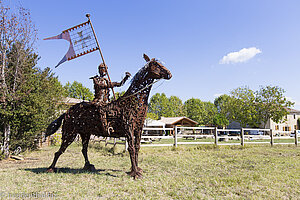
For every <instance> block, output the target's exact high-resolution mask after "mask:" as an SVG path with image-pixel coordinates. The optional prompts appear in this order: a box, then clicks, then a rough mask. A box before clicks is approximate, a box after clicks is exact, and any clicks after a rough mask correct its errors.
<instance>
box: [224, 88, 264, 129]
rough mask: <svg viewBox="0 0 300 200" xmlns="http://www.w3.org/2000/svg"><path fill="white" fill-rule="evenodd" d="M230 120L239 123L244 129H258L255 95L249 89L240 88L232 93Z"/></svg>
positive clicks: (258, 121)
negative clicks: (247, 127) (248, 127)
mask: <svg viewBox="0 0 300 200" xmlns="http://www.w3.org/2000/svg"><path fill="white" fill-rule="evenodd" d="M230 93H231V97H232V99H231V110H230V119H232V120H234V121H236V122H239V123H240V125H241V126H242V127H246V126H247V125H248V126H250V127H258V126H259V124H260V120H259V118H258V111H257V106H256V103H255V93H254V91H253V90H251V89H249V87H239V88H237V89H234V90H232V91H231V92H230Z"/></svg>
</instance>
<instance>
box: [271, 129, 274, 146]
mask: <svg viewBox="0 0 300 200" xmlns="http://www.w3.org/2000/svg"><path fill="white" fill-rule="evenodd" d="M270 136H271V146H273V145H274V135H273V131H272V129H270Z"/></svg>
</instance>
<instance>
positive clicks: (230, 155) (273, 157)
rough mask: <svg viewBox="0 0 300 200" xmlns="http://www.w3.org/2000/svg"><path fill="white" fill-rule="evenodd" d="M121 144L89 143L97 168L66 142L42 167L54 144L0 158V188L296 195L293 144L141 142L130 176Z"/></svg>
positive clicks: (108, 195)
mask: <svg viewBox="0 0 300 200" xmlns="http://www.w3.org/2000/svg"><path fill="white" fill-rule="evenodd" d="M123 148H124V147H123V146H118V147H117V148H116V149H110V148H106V147H103V146H99V145H92V146H91V147H90V148H89V157H90V161H91V163H92V164H94V165H95V167H96V169H97V172H96V173H89V172H85V171H82V170H81V168H82V167H83V165H84V160H83V156H82V154H81V147H80V146H78V145H76V144H74V145H71V146H70V147H69V148H68V149H67V151H66V153H65V154H63V155H62V156H61V157H60V159H59V161H58V164H57V167H58V169H59V170H58V173H53V174H51V173H45V170H46V168H47V167H48V166H49V165H50V164H51V162H52V158H53V154H54V152H55V151H57V149H58V146H56V147H47V148H44V149H42V150H39V151H35V152H31V153H27V154H25V160H24V161H0V185H1V188H0V194H2V198H3V199H4V195H7V194H17V193H25V194H30V193H53V194H55V197H56V199H67V198H68V199H220V198H222V199H298V198H299V196H300V191H299V188H300V181H299V180H300V148H296V147H294V146H275V147H270V146H268V145H266V146H261V145H260V146H252V145H251V146H246V147H244V148H242V147H239V146H233V147H223V146H222V147H215V146H212V145H202V146H180V147H178V148H177V149H175V148H168V147H144V148H142V149H141V153H140V157H139V160H140V167H141V168H142V169H143V170H144V178H143V179H141V180H133V179H132V178H130V177H129V176H128V175H127V174H126V173H125V172H128V171H129V168H130V160H129V155H128V153H124V152H123Z"/></svg>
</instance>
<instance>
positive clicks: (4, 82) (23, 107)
mask: <svg viewBox="0 0 300 200" xmlns="http://www.w3.org/2000/svg"><path fill="white" fill-rule="evenodd" d="M35 41H36V29H35V27H34V25H33V23H32V22H31V17H30V13H29V12H28V11H27V10H26V9H24V8H22V7H20V8H19V9H18V12H16V13H13V12H11V10H10V9H9V8H8V7H5V6H4V4H3V3H2V2H0V58H1V62H0V133H2V134H0V135H1V136H0V142H1V153H3V154H4V155H5V156H8V155H9V152H10V148H11V147H12V148H13V147H14V145H15V146H16V145H19V146H21V147H22V148H32V147H33V146H34V145H35V143H36V139H37V138H38V136H39V135H38V134H39V133H40V132H41V130H42V129H43V128H44V127H45V125H46V124H47V121H48V120H50V117H51V116H52V117H53V116H54V115H55V109H54V108H55V107H56V101H58V100H59V99H58V98H59V97H60V96H61V91H62V87H61V85H60V83H59V82H58V80H57V78H56V77H54V76H53V74H51V73H50V70H49V69H45V70H43V71H42V70H40V69H38V68H36V67H35V66H36V62H37V60H38V56H37V55H36V54H35V53H34V48H33V47H34V44H35Z"/></svg>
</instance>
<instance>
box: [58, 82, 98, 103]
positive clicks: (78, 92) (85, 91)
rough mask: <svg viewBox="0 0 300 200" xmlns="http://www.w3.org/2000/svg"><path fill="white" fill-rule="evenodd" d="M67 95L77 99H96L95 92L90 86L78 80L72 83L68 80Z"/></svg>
mask: <svg viewBox="0 0 300 200" xmlns="http://www.w3.org/2000/svg"><path fill="white" fill-rule="evenodd" d="M64 88H65V91H66V96H67V97H72V98H76V99H85V100H89V101H92V100H93V99H94V94H93V93H92V92H91V90H90V89H89V88H86V87H84V86H83V85H82V83H79V82H77V81H74V82H73V83H72V84H70V82H68V83H67V84H66V85H65V86H64Z"/></svg>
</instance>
